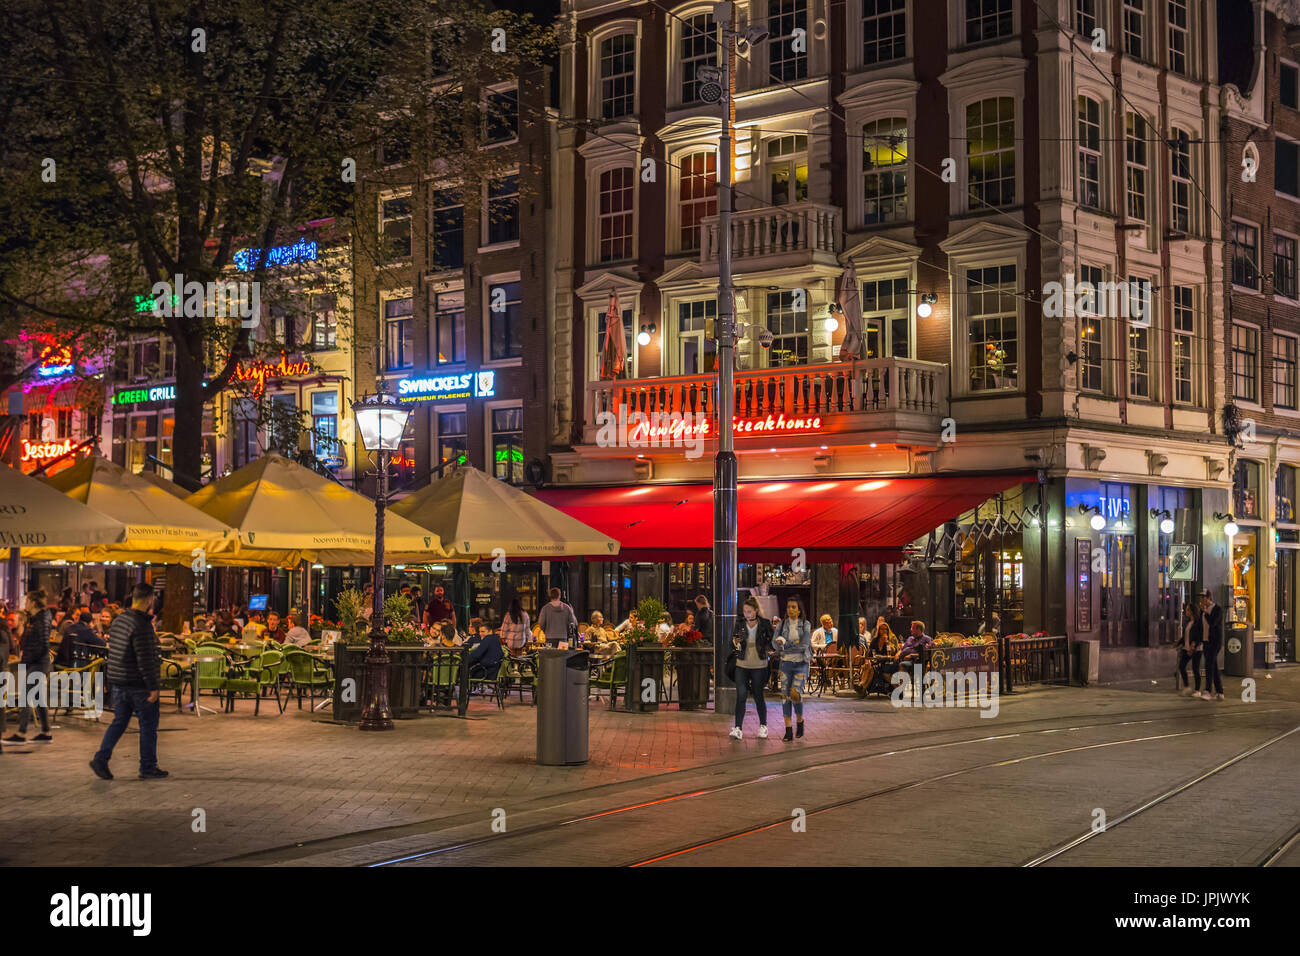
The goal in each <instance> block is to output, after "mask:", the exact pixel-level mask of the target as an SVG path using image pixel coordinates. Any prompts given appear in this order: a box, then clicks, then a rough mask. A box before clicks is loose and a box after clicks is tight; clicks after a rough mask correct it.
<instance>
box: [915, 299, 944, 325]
mask: <svg viewBox="0 0 1300 956" xmlns="http://www.w3.org/2000/svg"><path fill="white" fill-rule="evenodd" d="M918 295H920V297H921V298H920V300H919V301H918V302H917V303H916V314H917V317H918V318H922V319H928V318H929V317H930V313H931V312H933V311H934V304H935V303H936V302H938V301H939V296H938V295H937V294H935V293H933V292H920V293H918Z"/></svg>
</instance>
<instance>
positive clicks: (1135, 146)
mask: <svg viewBox="0 0 1300 956" xmlns="http://www.w3.org/2000/svg"><path fill="white" fill-rule="evenodd" d="M1148 139H1149V135H1148V130H1147V121H1146V120H1145V119H1144V118H1143V117H1142V116H1140V115H1139V114H1137V113H1132V112H1130V113H1125V114H1124V191H1125V195H1126V196H1127V202H1128V205H1127V209H1128V217H1129V218H1130V219H1136V220H1138V221H1139V222H1146V219H1147V182H1148V179H1147V173H1148V168H1147V140H1148Z"/></svg>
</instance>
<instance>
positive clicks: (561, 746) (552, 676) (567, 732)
mask: <svg viewBox="0 0 1300 956" xmlns="http://www.w3.org/2000/svg"><path fill="white" fill-rule="evenodd" d="M588 667H589V660H588V655H587V652H586V651H560V650H550V649H547V650H543V651H541V652H540V653H539V658H538V661H537V671H538V673H537V762H538V763H540V764H545V765H546V766H551V767H557V766H562V765H564V764H576V763H586V762H587V695H588V688H587V682H588Z"/></svg>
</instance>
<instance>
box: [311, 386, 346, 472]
mask: <svg viewBox="0 0 1300 956" xmlns="http://www.w3.org/2000/svg"><path fill="white" fill-rule="evenodd" d="M311 430H312V449H313V450H314V451H315V453H316V457H317V458H329V457H331V456H333V455H337V454H338V451H339V443H338V436H339V393H338V392H336V391H333V390H330V391H328V392H312V393H311Z"/></svg>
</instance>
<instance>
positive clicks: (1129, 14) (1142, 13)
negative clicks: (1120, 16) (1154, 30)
mask: <svg viewBox="0 0 1300 956" xmlns="http://www.w3.org/2000/svg"><path fill="white" fill-rule="evenodd" d="M1145 51H1146V0H1124V52H1125V53H1127V54H1128V55H1129V56H1131V57H1133V58H1134V59H1138V60H1140V59H1142V58H1143V54H1144V52H1145Z"/></svg>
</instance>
